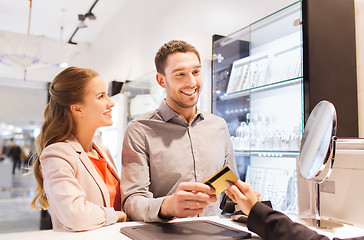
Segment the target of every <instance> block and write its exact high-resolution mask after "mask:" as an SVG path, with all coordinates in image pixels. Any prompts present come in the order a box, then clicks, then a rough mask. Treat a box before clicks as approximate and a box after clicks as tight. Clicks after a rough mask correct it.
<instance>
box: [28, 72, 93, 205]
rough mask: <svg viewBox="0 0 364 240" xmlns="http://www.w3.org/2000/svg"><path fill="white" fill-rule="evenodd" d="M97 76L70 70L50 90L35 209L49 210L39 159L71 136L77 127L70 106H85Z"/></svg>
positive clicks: (36, 174) (41, 137)
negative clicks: (46, 150) (83, 101)
mask: <svg viewBox="0 0 364 240" xmlns="http://www.w3.org/2000/svg"><path fill="white" fill-rule="evenodd" d="M96 76H98V74H97V73H96V72H95V71H93V70H91V69H87V68H78V67H69V68H67V69H65V70H63V71H62V72H61V73H59V74H58V75H57V76H56V77H55V78H54V80H53V81H52V83H51V84H50V86H49V96H50V99H49V102H48V104H47V106H46V108H45V110H44V122H43V125H42V128H41V131H40V134H39V135H38V137H37V140H36V148H37V153H36V155H35V156H34V159H33V174H34V177H35V180H36V181H37V184H38V186H37V189H36V192H35V196H34V198H33V200H32V202H31V206H32V207H33V208H35V209H40V208H42V209H47V208H48V207H49V204H48V199H47V196H46V194H45V192H44V188H43V174H42V167H41V164H40V161H39V157H40V155H41V154H42V152H43V150H44V148H46V147H47V146H48V145H50V144H52V143H56V142H62V141H64V140H66V139H67V137H68V136H69V135H70V133H71V132H72V130H73V127H74V123H73V118H72V114H71V109H70V106H71V105H72V104H76V103H81V102H82V100H83V96H84V94H85V88H86V85H87V83H88V82H89V81H90V80H92V79H93V78H95V77H96ZM37 202H38V203H39V205H40V206H38V205H37Z"/></svg>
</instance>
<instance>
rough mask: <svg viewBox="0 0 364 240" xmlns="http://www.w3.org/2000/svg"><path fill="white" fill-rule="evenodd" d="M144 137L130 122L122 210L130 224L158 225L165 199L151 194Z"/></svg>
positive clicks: (123, 170)
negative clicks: (160, 210) (150, 223)
mask: <svg viewBox="0 0 364 240" xmlns="http://www.w3.org/2000/svg"><path fill="white" fill-rule="evenodd" d="M146 144H147V142H146V139H145V133H144V131H143V129H142V128H141V126H140V125H139V123H138V122H136V121H131V122H130V123H129V125H128V127H127V129H126V131H125V137H124V141H123V150H122V170H121V188H122V191H123V199H122V201H123V209H124V211H125V212H126V214H127V215H128V217H129V218H130V220H136V221H145V222H155V221H162V219H160V218H159V217H158V213H159V209H160V206H161V204H162V201H163V200H164V197H163V198H153V194H152V193H151V192H150V191H149V185H150V174H149V163H148V161H149V155H148V151H147V146H146Z"/></svg>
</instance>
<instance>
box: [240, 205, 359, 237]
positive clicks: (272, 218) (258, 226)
mask: <svg viewBox="0 0 364 240" xmlns="http://www.w3.org/2000/svg"><path fill="white" fill-rule="evenodd" d="M247 226H248V229H249V230H250V231H252V232H255V233H256V234H258V235H259V236H261V237H262V238H263V239H265V240H273V239H274V240H280V239H282V240H284V239H295V240H329V238H328V237H326V236H323V235H320V234H318V233H317V232H315V231H313V230H311V229H309V228H307V227H306V226H304V225H302V224H300V223H296V222H293V221H292V220H291V219H289V217H287V216H286V215H284V214H283V213H281V212H278V211H275V210H273V209H271V208H270V207H268V206H266V205H264V204H263V203H260V202H258V203H256V204H255V205H254V206H253V208H252V209H251V211H250V214H249V217H248V223H247ZM362 239H364V238H362ZM337 240H339V239H337Z"/></svg>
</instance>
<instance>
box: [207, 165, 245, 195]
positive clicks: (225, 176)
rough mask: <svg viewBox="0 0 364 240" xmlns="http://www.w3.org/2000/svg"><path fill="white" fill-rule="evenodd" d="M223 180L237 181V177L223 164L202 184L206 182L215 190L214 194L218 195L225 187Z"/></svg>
mask: <svg viewBox="0 0 364 240" xmlns="http://www.w3.org/2000/svg"><path fill="white" fill-rule="evenodd" d="M225 181H230V182H232V183H234V182H236V181H238V177H237V176H236V175H235V174H234V173H233V172H232V171H231V170H230V168H229V166H227V165H226V166H224V167H223V168H221V169H220V170H219V171H218V172H217V173H215V174H214V175H212V176H211V177H210V178H208V179H207V180H206V181H204V182H203V183H204V184H207V185H209V186H211V187H213V188H215V190H216V195H219V194H220V193H222V192H223V191H225V190H226V189H227V186H226V183H225Z"/></svg>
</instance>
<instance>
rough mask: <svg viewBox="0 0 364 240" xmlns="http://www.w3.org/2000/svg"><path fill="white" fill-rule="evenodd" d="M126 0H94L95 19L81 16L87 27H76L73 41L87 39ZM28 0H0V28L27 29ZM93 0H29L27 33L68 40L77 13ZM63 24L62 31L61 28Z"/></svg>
mask: <svg viewBox="0 0 364 240" xmlns="http://www.w3.org/2000/svg"><path fill="white" fill-rule="evenodd" d="M125 2H126V0H101V1H98V2H97V3H96V5H95V7H94V8H93V10H92V12H93V13H94V15H95V16H96V20H93V21H92V20H89V19H86V20H85V24H86V25H87V26H88V27H87V28H82V29H80V30H79V31H78V32H77V34H76V35H75V37H74V38H73V40H74V42H83V43H84V42H91V41H92V40H93V39H94V38H95V36H97V34H98V33H99V32H100V31H101V30H102V29H103V27H104V26H105V25H106V24H107V23H108V22H109V21H110V19H111V18H112V17H113V16H114V15H115V14H116V13H117V12H118V11H119V10H120V8H121V7H122V5H123V4H124V3H125ZM29 3H30V1H29V0H0V29H1V30H5V31H11V32H17V33H24V34H26V33H27V30H28V20H29V9H30V4H29ZM94 3H95V0H51V1H49V0H32V8H31V19H30V34H33V35H39V36H45V37H49V38H52V39H57V40H61V41H62V42H68V40H69V39H70V37H71V35H72V33H73V32H74V31H75V29H76V27H77V25H78V23H79V21H78V15H79V14H86V13H87V12H88V11H89V9H90V8H91V6H92V5H93V4H94ZM61 27H63V31H62V30H61Z"/></svg>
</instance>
